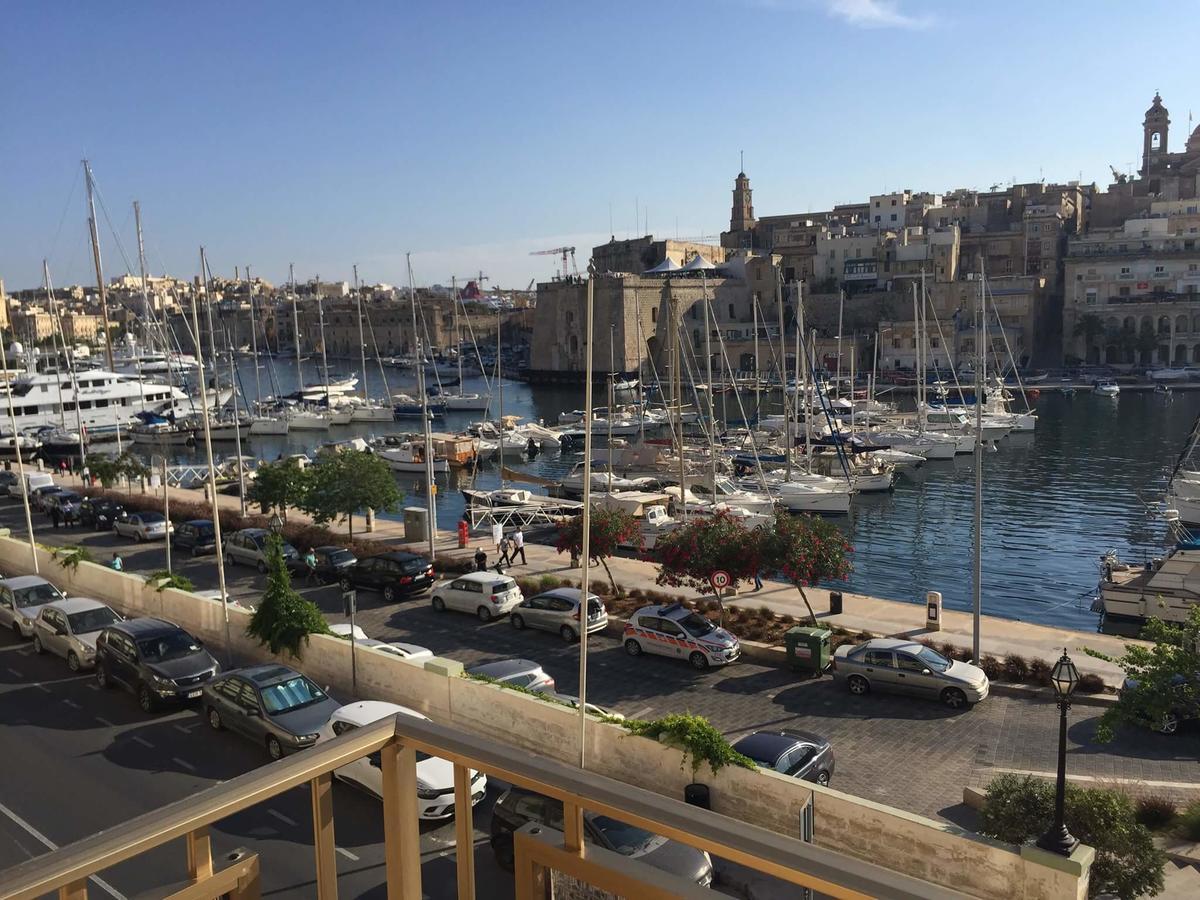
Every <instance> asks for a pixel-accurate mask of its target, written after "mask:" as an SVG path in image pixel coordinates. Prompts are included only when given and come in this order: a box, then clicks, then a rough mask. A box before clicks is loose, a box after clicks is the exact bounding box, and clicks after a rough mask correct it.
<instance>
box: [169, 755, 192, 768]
mask: <svg viewBox="0 0 1200 900" xmlns="http://www.w3.org/2000/svg"><path fill="white" fill-rule="evenodd" d="M171 762H173V763H175V765H177V766H179V768H181V769H187V770H188V771H189V772H195V771H196V767H195V766H193V765H192V764H191V763H190V762H188V761H187V760H186V759H180V758H179V757H178V756H172V757H171Z"/></svg>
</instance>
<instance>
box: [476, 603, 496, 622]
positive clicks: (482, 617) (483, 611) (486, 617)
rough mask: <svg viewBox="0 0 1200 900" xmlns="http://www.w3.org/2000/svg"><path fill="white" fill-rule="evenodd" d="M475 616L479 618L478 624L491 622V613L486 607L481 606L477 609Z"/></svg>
mask: <svg viewBox="0 0 1200 900" xmlns="http://www.w3.org/2000/svg"><path fill="white" fill-rule="evenodd" d="M475 615H477V616H479V621H480V622H490V621H492V611H491V610H490V609H488V608H487V607H486V606H481V607H479V609H477V610H475Z"/></svg>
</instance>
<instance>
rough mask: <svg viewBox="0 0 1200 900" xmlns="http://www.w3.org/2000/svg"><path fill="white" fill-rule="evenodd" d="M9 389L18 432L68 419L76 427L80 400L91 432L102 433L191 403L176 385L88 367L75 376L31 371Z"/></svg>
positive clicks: (67, 422)
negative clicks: (144, 414) (145, 413)
mask: <svg viewBox="0 0 1200 900" xmlns="http://www.w3.org/2000/svg"><path fill="white" fill-rule="evenodd" d="M8 389H9V390H8V400H9V403H10V404H11V405H12V407H13V413H14V415H15V416H16V419H17V430H18V431H24V430H26V429H31V428H40V427H42V426H45V425H49V426H57V425H60V424H62V422H63V420H64V419H65V420H66V424H67V425H68V426H69V427H71V428H74V427H75V424H76V419H75V413H76V400H78V412H79V421H81V422H82V423H83V426H84V428H86V429H87V430H88V431H89V432H90V433H92V434H103V433H105V432H111V431H114V430H115V429H116V428H117V426H118V425H121V426H124V425H126V424H128V423H129V422H130V421H131V420H132V419H133V417H134V416H135V414H137V413H139V412H141V411H143V410H149V411H152V412H153V411H157V410H158V409H160V408H162V407H164V406H171V405H173V404H174V403H175V402H176V401H180V400H187V399H188V395H187V394H185V393H184V392H183V391H181V390H179V389H178V388H175V387H172V386H171V385H168V384H160V383H158V382H154V381H149V380H145V379H141V380H139V379H138V378H137V376H135V375H126V374H122V373H118V372H111V371H108V370H106V369H88V370H85V371H79V372H76V373H75V375H74V376H72V375H71V373H70V372H64V371H57V370H55V369H53V368H48V369H47V370H45V371H42V372H26V373H24V374H22V375H19V376H18V377H16V378H14V379H12V381H10V382H9V385H8ZM77 393H78V397H77V396H76V395H77Z"/></svg>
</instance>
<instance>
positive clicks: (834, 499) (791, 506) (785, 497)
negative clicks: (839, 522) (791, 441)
mask: <svg viewBox="0 0 1200 900" xmlns="http://www.w3.org/2000/svg"><path fill="white" fill-rule="evenodd" d="M767 492H768V493H769V494H770V495H771V496H772V497H773V498H775V499H776V500H778V501H779V503H780V504H781V505H782V506H783V507H784V508H786V509H787V510H788V512H795V513H822V514H825V515H845V514H846V513H848V512H850V497H851V493H852V492H851V489H850V488H848V487H847V486H846V484H845V482H841V483H840V484H839V485H830V486H822V485H818V484H813V483H810V482H807V481H804V480H801V481H782V480H780V481H771V482H768V483H767Z"/></svg>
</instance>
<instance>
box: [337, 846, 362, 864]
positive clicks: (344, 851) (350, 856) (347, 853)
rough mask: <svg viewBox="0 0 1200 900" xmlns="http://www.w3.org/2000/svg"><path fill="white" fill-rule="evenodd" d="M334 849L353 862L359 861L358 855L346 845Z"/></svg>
mask: <svg viewBox="0 0 1200 900" xmlns="http://www.w3.org/2000/svg"><path fill="white" fill-rule="evenodd" d="M333 849H334V850H336V851H337V852H338V853H340V854H342V856H344V857H346V859H348V860H350V861H351V862H358V857H357V856H355V855H354V854H353V853H351V852H350V851H349V850H347V849H345V848H344V847H334V848H333Z"/></svg>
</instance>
